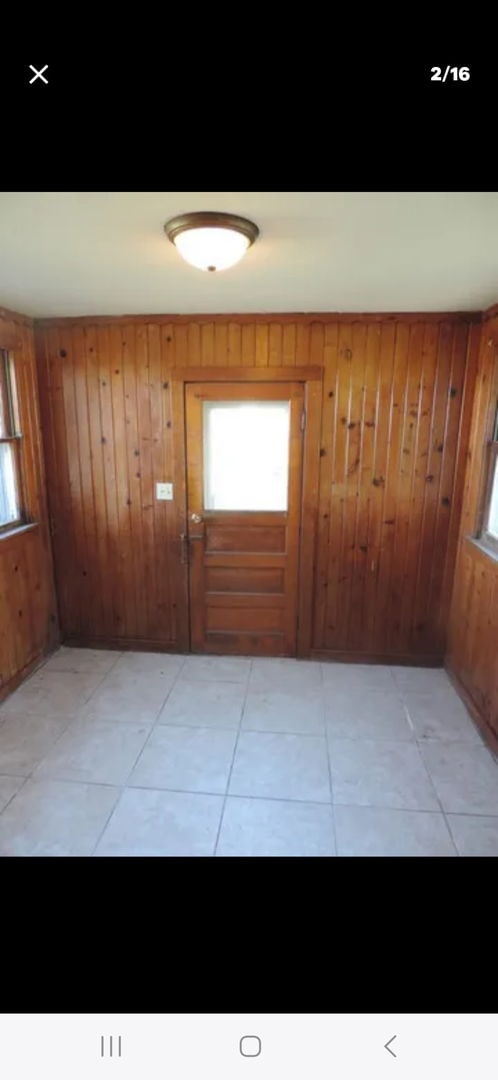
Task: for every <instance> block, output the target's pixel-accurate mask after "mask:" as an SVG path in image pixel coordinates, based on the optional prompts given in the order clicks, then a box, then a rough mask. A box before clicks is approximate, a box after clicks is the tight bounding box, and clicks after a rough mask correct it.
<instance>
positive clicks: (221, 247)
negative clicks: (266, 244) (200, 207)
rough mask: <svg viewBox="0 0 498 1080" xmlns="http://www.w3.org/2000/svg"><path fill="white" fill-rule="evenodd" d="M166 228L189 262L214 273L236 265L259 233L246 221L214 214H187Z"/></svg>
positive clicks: (227, 215)
mask: <svg viewBox="0 0 498 1080" xmlns="http://www.w3.org/2000/svg"><path fill="white" fill-rule="evenodd" d="M164 229H165V232H166V235H167V236H168V237H169V239H170V240H171V242H172V243H173V244H174V245H175V247H176V248H178V251H179V252H180V255H181V256H182V257H183V258H184V259H185V261H186V262H188V263H190V265H191V266H196V267H197V268H198V269H199V270H207V271H211V272H213V271H216V270H228V268H229V267H230V266H235V263H238V262H239V261H240V259H242V257H243V256H244V255H245V253H246V251H247V250H248V248H249V247H250V246H251V244H252V243H254V240H255V239H256V237H257V236H258V233H259V230H258V227H257V225H255V224H254V223H253V222H252V221H248V220H247V218H239V217H236V216H234V215H233V214H217V213H214V212H213V213H211V212H205V213H198V214H184V215H182V216H181V217H178V218H173V219H172V220H171V221H169V222H167V223H166V225H165V226H164Z"/></svg>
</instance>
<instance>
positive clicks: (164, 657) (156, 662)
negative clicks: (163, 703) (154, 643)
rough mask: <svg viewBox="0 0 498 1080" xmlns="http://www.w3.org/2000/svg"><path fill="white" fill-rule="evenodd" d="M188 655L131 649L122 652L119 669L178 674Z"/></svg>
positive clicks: (138, 673)
mask: <svg viewBox="0 0 498 1080" xmlns="http://www.w3.org/2000/svg"><path fill="white" fill-rule="evenodd" d="M185 660H186V657H185V656H180V655H179V654H178V653H161V652H152V653H151V652H135V651H134V650H130V651H129V652H124V653H122V654H121V656H120V659H119V666H118V671H134V672H136V674H137V675H144V674H146V673H149V674H154V675H168V676H176V675H178V674H179V672H180V671H181V669H182V667H183V665H184V663H185Z"/></svg>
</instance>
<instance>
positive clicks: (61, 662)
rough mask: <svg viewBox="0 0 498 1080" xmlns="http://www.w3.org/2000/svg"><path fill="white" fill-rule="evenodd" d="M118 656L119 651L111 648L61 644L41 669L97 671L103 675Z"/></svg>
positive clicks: (119, 654) (90, 672)
mask: <svg viewBox="0 0 498 1080" xmlns="http://www.w3.org/2000/svg"><path fill="white" fill-rule="evenodd" d="M120 656H121V653H120V652H114V651H113V650H112V649H79V648H74V649H73V648H70V647H69V646H66V645H61V647H60V649H57V651H56V652H54V653H52V656H50V657H49V659H48V660H47V661H46V663H45V664H44V665H43V668H42V671H44V672H47V671H66V672H67V671H69V672H71V671H73V672H82V673H83V674H90V675H94V674H97V673H98V674H101V675H102V676H104V675H106V674H107V672H108V671H110V669H111V668H112V667H114V664H116V663H117V661H118V660H119V657H120Z"/></svg>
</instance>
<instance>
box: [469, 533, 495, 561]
mask: <svg viewBox="0 0 498 1080" xmlns="http://www.w3.org/2000/svg"><path fill="white" fill-rule="evenodd" d="M465 539H466V540H467V543H468V544H473V546H474V547H476V548H478V549H479V551H481V552H482V554H483V555H487V557H488V559H491V562H494V563H497V564H498V551H494V550H493V548H490V547H488V545H487V544H485V543H483V541H482V540H478V539H477V537H476V536H466V537H465Z"/></svg>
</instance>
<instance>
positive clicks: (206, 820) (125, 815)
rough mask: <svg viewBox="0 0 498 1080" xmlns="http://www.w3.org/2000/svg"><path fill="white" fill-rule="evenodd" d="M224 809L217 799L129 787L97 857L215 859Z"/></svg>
mask: <svg viewBox="0 0 498 1080" xmlns="http://www.w3.org/2000/svg"><path fill="white" fill-rule="evenodd" d="M222 808H223V797H222V796H221V795H191V794H186V793H185V792H177V791H144V790H143V789H139V788H127V789H126V791H124V792H123V794H122V796H121V799H120V800H119V803H118V805H117V807H116V809H115V811H114V813H113V815H112V817H111V820H110V822H109V824H108V826H107V828H106V830H105V832H104V834H103V836H102V839H101V841H100V843H99V845H98V847H97V850H96V852H95V854H96V855H99V856H105V855H107V856H126V855H134V856H140V855H142V856H144V855H145V856H161V855H163V856H164V855H175V856H182V855H183V856H206V855H213V854H214V846H215V843H216V837H217V835H218V828H219V823H220V818H221V811H222Z"/></svg>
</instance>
